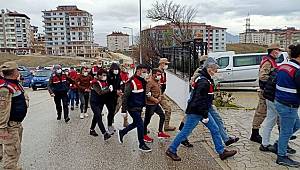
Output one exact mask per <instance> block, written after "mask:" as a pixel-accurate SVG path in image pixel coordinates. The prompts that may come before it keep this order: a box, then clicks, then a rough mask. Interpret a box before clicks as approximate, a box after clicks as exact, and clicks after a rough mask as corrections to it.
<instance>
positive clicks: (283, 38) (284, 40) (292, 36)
mask: <svg viewBox="0 0 300 170" xmlns="http://www.w3.org/2000/svg"><path fill="white" fill-rule="evenodd" d="M277 43H279V44H280V46H281V48H285V49H287V48H288V46H289V45H291V44H296V43H300V30H297V29H295V28H294V27H291V28H287V29H286V30H285V31H284V32H281V33H279V35H278V38H277Z"/></svg>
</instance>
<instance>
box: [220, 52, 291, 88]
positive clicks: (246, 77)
mask: <svg viewBox="0 0 300 170" xmlns="http://www.w3.org/2000/svg"><path fill="white" fill-rule="evenodd" d="M266 55H267V53H251V54H235V55H223V56H218V57H216V58H215V59H216V60H217V62H218V64H219V66H220V69H219V71H218V73H217V75H216V82H217V83H219V85H220V88H221V89H246V90H251V89H258V87H259V84H258V82H259V81H258V80H259V78H258V72H259V65H260V62H261V60H262V58H263V57H264V56H266ZM276 62H277V63H278V64H279V65H280V64H282V63H285V62H288V54H287V53H286V52H283V53H281V55H280V57H279V58H278V59H277V60H276Z"/></svg>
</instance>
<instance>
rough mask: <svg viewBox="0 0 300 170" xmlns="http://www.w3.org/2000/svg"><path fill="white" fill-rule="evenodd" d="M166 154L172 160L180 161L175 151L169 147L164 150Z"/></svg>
mask: <svg viewBox="0 0 300 170" xmlns="http://www.w3.org/2000/svg"><path fill="white" fill-rule="evenodd" d="M166 154H167V156H168V157H170V158H171V159H173V161H181V158H180V157H179V156H178V155H177V154H176V153H173V152H171V151H170V149H168V150H167V151H166Z"/></svg>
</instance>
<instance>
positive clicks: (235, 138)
mask: <svg viewBox="0 0 300 170" xmlns="http://www.w3.org/2000/svg"><path fill="white" fill-rule="evenodd" d="M239 140H240V138H238V137H229V140H228V141H226V142H225V145H226V146H229V145H231V144H233V143H236V142H237V141H239Z"/></svg>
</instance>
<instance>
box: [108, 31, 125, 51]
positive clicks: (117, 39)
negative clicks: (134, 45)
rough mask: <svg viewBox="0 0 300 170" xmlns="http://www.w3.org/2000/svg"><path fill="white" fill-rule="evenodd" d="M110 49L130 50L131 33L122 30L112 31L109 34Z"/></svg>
mask: <svg viewBox="0 0 300 170" xmlns="http://www.w3.org/2000/svg"><path fill="white" fill-rule="evenodd" d="M107 47H108V50H109V51H129V35H128V34H124V33H122V32H112V33H111V34H109V35H107Z"/></svg>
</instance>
